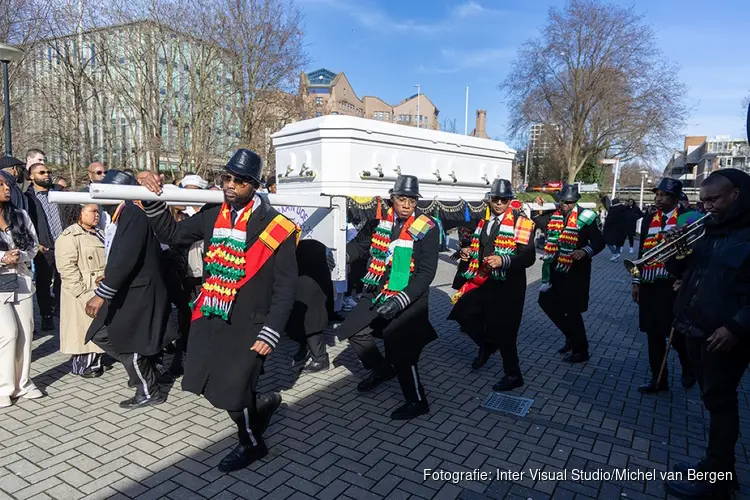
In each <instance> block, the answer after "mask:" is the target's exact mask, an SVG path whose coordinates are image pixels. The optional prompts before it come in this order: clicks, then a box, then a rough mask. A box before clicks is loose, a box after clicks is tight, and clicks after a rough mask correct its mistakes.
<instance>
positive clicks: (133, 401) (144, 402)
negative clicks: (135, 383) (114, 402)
mask: <svg viewBox="0 0 750 500" xmlns="http://www.w3.org/2000/svg"><path fill="white" fill-rule="evenodd" d="M166 400H167V396H165V395H164V394H162V393H161V392H159V393H158V394H157V395H155V396H151V398H150V399H147V398H146V396H143V395H141V394H136V395H135V396H133V397H132V398H130V399H126V400H125V401H121V402H120V408H125V409H126V410H132V409H135V408H143V407H145V406H155V405H160V404H162V403H163V402H165V401H166Z"/></svg>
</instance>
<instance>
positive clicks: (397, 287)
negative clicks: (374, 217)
mask: <svg viewBox="0 0 750 500" xmlns="http://www.w3.org/2000/svg"><path fill="white" fill-rule="evenodd" d="M393 217H394V215H393V208H390V209H389V210H388V213H387V214H386V216H385V217H384V218H382V219H381V220H380V222H379V223H378V226H377V227H376V228H375V231H374V232H373V234H372V243H371V245H370V265H369V267H368V269H367V274H366V275H365V277H364V278H362V282H363V283H364V284H365V285H371V286H379V285H380V282H381V280H382V279H383V275H384V274H385V271H386V268H387V267H388V266H390V269H391V272H390V275H389V276H388V281H387V282H386V284H385V285H384V286H383V289H382V291H381V292H380V293H379V294H378V296H377V297H375V299H374V302H375V303H382V302H384V301H385V300H386V299H388V298H389V297H392V296H394V295H397V294H398V293H399V292H401V291H402V290H403V289H404V288H406V285H408V284H409V278H410V277H411V274H412V273H413V272H414V258H413V254H414V241H415V240H419V239H421V238H422V237H424V235H425V234H427V231H429V230H430V229H431V228H432V226H431V225H430V224H429V223H428V222H427V220H425V219H424V218H423V217H419V218H416V219H415V217H414V215H412V216H411V217H409V218H408V219H407V220H406V222H404V225H403V227H402V228H401V232H400V233H399V235H398V237H397V238H396V239H394V240H392V241H391V233H392V232H393Z"/></svg>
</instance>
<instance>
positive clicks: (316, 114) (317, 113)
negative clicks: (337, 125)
mask: <svg viewBox="0 0 750 500" xmlns="http://www.w3.org/2000/svg"><path fill="white" fill-rule="evenodd" d="M319 116H323V113H321V112H320V111H317V112H316V113H315V118H318V117H319Z"/></svg>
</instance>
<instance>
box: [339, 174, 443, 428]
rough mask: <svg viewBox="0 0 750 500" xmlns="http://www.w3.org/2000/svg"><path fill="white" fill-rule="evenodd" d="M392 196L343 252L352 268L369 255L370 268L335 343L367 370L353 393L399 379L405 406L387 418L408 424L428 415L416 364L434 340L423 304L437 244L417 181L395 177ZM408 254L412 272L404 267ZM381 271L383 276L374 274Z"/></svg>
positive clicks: (428, 286) (425, 304)
mask: <svg viewBox="0 0 750 500" xmlns="http://www.w3.org/2000/svg"><path fill="white" fill-rule="evenodd" d="M391 195H392V196H391V201H392V203H393V207H392V208H391V209H390V210H389V211H388V214H386V215H385V216H384V219H383V220H382V221H380V223H379V224H378V226H377V227H374V226H373V225H372V224H367V225H365V227H364V228H363V229H362V231H360V233H359V234H358V235H357V237H356V238H355V239H353V240H352V241H351V242H349V244H348V245H347V246H346V253H347V260H348V261H352V262H353V261H355V260H357V259H359V258H363V257H365V256H366V255H367V254H368V253H369V254H370V263H369V271H368V274H367V276H365V279H364V282H365V284H366V291H365V293H364V295H363V296H362V299H361V300H360V301H359V303H358V304H357V307H355V308H354V309H353V310H352V312H351V313H349V315H348V316H347V318H346V320H345V321H344V323H342V324H341V326H340V327H339V328H338V330H337V333H338V336H339V338H340V339H349V343H350V344H351V345H352V346H353V347H354V350H355V351H356V353H357V356H358V357H359V359H360V361H361V362H362V364H363V365H364V367H365V368H367V369H368V370H371V373H370V375H369V376H368V377H367V378H366V379H365V380H363V381H362V382H360V383H359V385H358V386H357V390H359V391H360V392H365V391H369V390H372V389H374V388H375V387H377V386H378V385H380V384H381V383H383V382H385V381H386V380H389V379H391V378H393V377H396V376H398V380H399V384H400V385H401V390H402V392H403V394H404V398H405V399H406V403H405V404H404V405H402V406H401V407H399V408H397V409H396V410H395V411H394V412H393V413H392V414H391V418H392V419H394V420H408V419H411V418H414V417H417V416H419V415H423V414H425V413H428V412H429V411H430V408H429V405H428V403H427V397H426V395H425V392H424V388H423V387H422V384H421V383H420V382H419V372H418V370H417V363H418V361H419V356H420V354H421V352H422V349H424V347H425V346H426V345H427V344H429V343H430V342H432V341H433V340H435V339H437V334H436V332H435V329H434V328H433V327H432V325H431V324H430V318H429V314H428V302H429V290H430V284H431V283H432V280H433V279H434V277H435V272H436V271H437V263H438V249H439V244H440V242H439V235H438V231H437V230H435V222H434V221H433V220H432V219H431V218H430V217H429V216H427V215H424V214H420V213H419V212H418V211H417V210H416V205H417V199H418V198H419V183H418V180H417V178H416V177H414V176H412V175H400V176H399V177H398V178H397V179H396V183H395V186H394V188H393V189H392V190H391ZM412 221H413V222H412ZM373 234H376V235H379V236H381V237H382V240H381V239H379V241H382V246H383V247H384V248H385V249H386V251H387V256H383V254H381V253H379V252H378V251H377V248H378V247H377V246H375V245H373ZM409 249H411V258H412V262H413V271H412V272H410V270H409V263H408V261H406V254H408V250H409ZM383 262H384V263H383ZM404 262H405V266H406V268H404V267H403V265H404V264H402V263H404ZM373 264H375V265H374V266H373ZM381 265H382V266H383V267H384V268H385V271H384V272H382V273H378V272H377V270H378V268H380V266H381ZM404 275H407V276H408V279H407V280H406V281H407V284H406V285H405V286H404V287H403V288H401V286H396V285H395V284H394V282H398V281H400V282H401V284H403V280H400V279H399V278H398V277H399V276H401V277H402V278H403V277H404ZM389 287H393V289H392V293H387V292H388V288H389ZM393 292H395V293H393ZM373 336H375V337H379V338H382V339H383V343H384V346H385V357H383V355H382V354H381V353H380V351H379V350H378V348H377V346H376V345H375V341H374V340H373Z"/></svg>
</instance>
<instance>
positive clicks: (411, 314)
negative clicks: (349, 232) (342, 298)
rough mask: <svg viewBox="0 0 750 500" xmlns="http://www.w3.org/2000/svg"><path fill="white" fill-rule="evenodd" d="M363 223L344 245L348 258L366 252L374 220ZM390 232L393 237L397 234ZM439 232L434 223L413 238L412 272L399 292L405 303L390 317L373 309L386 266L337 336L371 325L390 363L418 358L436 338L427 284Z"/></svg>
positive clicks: (434, 266)
mask: <svg viewBox="0 0 750 500" xmlns="http://www.w3.org/2000/svg"><path fill="white" fill-rule="evenodd" d="M373 222H374V223H369V224H366V225H365V226H364V227H363V228H362V230H361V231H360V232H359V234H358V235H357V237H356V238H354V239H353V240H352V241H350V242H349V244H347V245H346V253H347V255H348V256H349V261H350V262H353V261H355V260H357V259H359V258H364V257H365V256H366V255H369V252H370V243H371V241H372V233H373V231H374V230H375V227H376V226H377V221H373ZM397 237H398V236H397V235H394V236H393V238H397ZM439 247H440V236H439V231H438V230H437V226H436V227H433V228H432V229H430V230H429V231H428V232H427V234H426V235H425V236H424V237H423V238H422V239H421V240H417V241H415V242H414V252H413V258H414V273H412V275H411V277H410V278H409V284H408V285H407V286H406V288H405V289H404V290H403V291H402V292H401V293H402V294H403V295H404V296H405V297H407V298H408V302H409V305H408V306H407V307H406V309H404V310H402V311H401V312H399V313H398V314H397V315H396V317H395V318H393V319H392V320H391V321H385V320H383V319H382V318H380V317H379V316H378V315H377V314H376V313H375V307H374V305H373V299H374V298H375V296H376V295H377V293H378V292H379V290H380V289H382V287H383V286H384V285H385V283H386V282H387V281H388V277H389V276H390V267H388V268H387V269H386V272H385V275H384V276H383V278H382V280H381V283H380V285H379V286H378V292H375V293H372V292H366V293H365V294H364V295H363V296H362V299H361V300H360V301H359V303H357V307H355V308H354V309H353V310H352V311H351V312H350V313H349V315H348V316H347V318H346V320H345V321H344V322H343V323H342V324H341V326H339V328H338V330H337V334H338V337H339V338H340V339H342V340H343V339H348V338H349V337H351V336H352V335H354V334H355V333H358V332H360V331H362V330H364V329H370V328H371V329H372V333H373V335H374V336H376V337H382V339H383V344H384V346H385V356H386V359H388V361H389V362H390V363H392V364H393V365H394V366H410V365H414V364H416V363H417V362H418V361H419V355H420V353H421V352H422V349H424V347H425V346H426V345H427V344H429V343H430V342H432V341H433V340H435V339H437V333H436V332H435V329H434V328H433V327H432V324H431V323H430V318H429V313H428V303H429V295H430V293H429V292H430V284H431V283H432V280H433V279H434V278H435V273H436V272H437V264H438V253H439Z"/></svg>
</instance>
